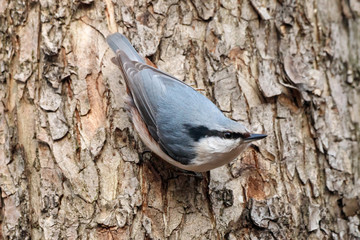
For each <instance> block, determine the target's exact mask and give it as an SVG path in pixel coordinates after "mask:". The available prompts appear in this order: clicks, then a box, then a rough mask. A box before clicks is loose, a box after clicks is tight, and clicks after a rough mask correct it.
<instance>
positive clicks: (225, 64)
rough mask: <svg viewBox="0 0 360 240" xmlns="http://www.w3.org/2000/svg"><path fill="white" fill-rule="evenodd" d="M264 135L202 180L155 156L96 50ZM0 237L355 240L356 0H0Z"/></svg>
mask: <svg viewBox="0 0 360 240" xmlns="http://www.w3.org/2000/svg"><path fill="white" fill-rule="evenodd" d="M116 31H119V32H122V33H124V34H125V35H126V36H127V37H128V38H129V39H130V40H131V42H132V43H133V45H134V46H135V48H136V49H138V50H139V52H140V53H141V54H142V55H143V56H146V57H147V58H149V59H150V60H151V61H152V62H153V63H155V64H156V65H157V66H158V67H159V68H160V69H161V70H163V71H166V72H168V73H170V74H172V75H174V76H176V77H177V78H179V79H181V80H183V81H185V82H186V83H188V84H190V85H192V86H194V87H195V88H198V90H199V91H201V92H202V93H203V94H205V95H206V96H207V97H209V98H210V99H211V100H213V101H214V102H215V103H216V104H217V105H218V106H219V108H220V109H221V110H222V111H223V112H224V113H225V114H226V115H227V116H229V117H231V118H232V119H234V120H237V121H240V122H243V123H244V124H245V125H247V126H249V127H250V128H251V129H252V130H253V131H254V132H258V133H262V132H265V133H267V134H268V137H267V138H266V139H265V140H263V141H259V142H258V143H256V144H255V145H253V146H251V147H250V148H249V149H248V150H247V151H246V152H245V153H243V154H242V155H241V156H239V157H238V158H237V159H236V160H235V161H233V162H231V163H229V164H227V165H225V166H223V167H221V168H218V169H215V170H212V171H210V172H208V173H206V174H203V175H202V176H201V177H199V176H193V175H189V174H187V173H184V172H183V171H180V170H178V169H176V168H175V167H172V166H170V165H168V164H166V163H165V162H164V161H162V160H159V159H158V158H156V157H155V156H154V155H152V154H151V153H147V152H146V148H145V147H144V145H143V143H142V142H141V141H140V139H139V137H138V135H137V134H136V132H134V129H133V127H132V126H131V123H130V122H129V120H128V117H127V114H126V112H125V109H124V100H123V98H122V96H123V95H124V92H125V87H124V81H123V79H122V76H121V72H120V70H119V69H117V67H116V66H115V65H113V64H112V63H111V61H110V59H111V57H113V56H114V54H113V53H112V52H111V50H110V49H109V47H108V46H107V44H106V42H105V37H106V36H107V35H108V34H110V33H113V32H116ZM0 38H1V42H0V46H1V47H0V59H1V62H0V72H1V75H0V100H1V102H0V192H1V202H0V208H1V213H0V225H1V228H0V229H1V230H0V238H4V239H231V240H232V239H357V238H360V217H359V215H360V199H359V196H360V177H359V175H360V163H359V159H360V150H359V149H360V144H359V142H360V129H359V122H360V64H359V62H360V3H359V1H356V0H309V1H291V0H279V1H275V0H240V1H235V0H220V1H200V0H183V1H179V0H171V1H164V0H157V1H145V0H142V1H134V0H124V1H119V0H105V1H100V0H77V1H70V0H65V1H55V0H40V1H37V0H29V1H24V0H14V1H12V0H0Z"/></svg>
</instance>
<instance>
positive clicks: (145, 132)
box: [106, 33, 267, 172]
mask: <svg viewBox="0 0 360 240" xmlns="http://www.w3.org/2000/svg"><path fill="white" fill-rule="evenodd" d="M106 41H107V43H108V44H109V46H110V48H111V49H112V50H113V52H114V53H115V57H113V58H112V62H113V63H114V64H116V65H117V66H118V67H119V68H120V70H121V72H122V75H123V78H124V80H125V83H126V96H125V104H126V110H127V112H128V115H129V118H130V120H131V122H132V124H133V126H134V128H135V130H136V131H137V133H138V135H139V137H140V139H141V140H142V141H143V143H144V144H145V145H146V146H147V147H148V148H149V149H150V150H151V151H152V152H153V153H155V154H156V155H157V156H158V157H160V158H161V159H163V160H165V161H167V162H168V163H170V164H172V165H174V166H176V167H178V168H181V169H183V170H186V171H192V172H206V171H209V170H212V169H214V168H217V167H220V166H222V165H224V164H227V163H229V162H231V161H232V160H234V159H235V158H236V157H237V156H238V155H240V153H241V152H243V151H244V150H245V149H246V148H247V147H248V146H249V145H250V143H251V142H253V141H256V140H260V139H263V138H265V137H266V136H267V135H266V134H255V133H250V131H249V130H248V129H247V128H246V127H245V126H244V125H243V124H241V123H239V122H236V121H234V120H232V119H230V118H227V117H226V116H225V115H224V114H223V112H221V110H220V109H219V108H218V107H217V106H216V105H215V104H214V103H213V102H212V101H210V100H209V99H208V98H207V97H205V96H204V95H203V94H201V93H199V92H198V91H196V90H195V89H194V88H192V87H191V86H189V85H187V84H185V83H184V82H182V81H180V80H178V79H177V78H175V77H173V76H171V75H170V74H168V73H165V72H163V71H161V70H159V69H157V68H154V67H152V66H150V65H148V64H147V63H146V61H145V60H144V58H142V57H141V56H140V54H139V53H138V52H137V51H136V50H135V48H134V47H133V46H132V45H131V43H130V41H129V40H128V39H127V38H126V37H125V36H124V35H123V34H120V33H113V34H110V35H109V36H108V37H107V38H106Z"/></svg>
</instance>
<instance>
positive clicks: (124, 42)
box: [106, 33, 145, 63]
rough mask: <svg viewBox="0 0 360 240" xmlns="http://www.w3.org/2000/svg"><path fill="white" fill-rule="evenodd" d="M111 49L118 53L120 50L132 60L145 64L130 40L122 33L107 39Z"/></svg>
mask: <svg viewBox="0 0 360 240" xmlns="http://www.w3.org/2000/svg"><path fill="white" fill-rule="evenodd" d="M106 41H107V42H108V44H109V46H110V48H111V49H112V50H113V51H114V52H115V53H116V52H117V51H118V50H121V51H123V52H124V53H125V54H126V55H127V56H128V57H129V59H130V60H132V61H138V62H141V63H145V61H144V59H143V58H142V57H141V56H140V55H139V53H138V52H137V51H136V50H135V48H134V47H133V46H132V45H131V43H130V42H129V40H128V39H127V38H126V37H125V36H124V35H122V34H121V33H114V34H111V35H109V36H108V37H107V38H106Z"/></svg>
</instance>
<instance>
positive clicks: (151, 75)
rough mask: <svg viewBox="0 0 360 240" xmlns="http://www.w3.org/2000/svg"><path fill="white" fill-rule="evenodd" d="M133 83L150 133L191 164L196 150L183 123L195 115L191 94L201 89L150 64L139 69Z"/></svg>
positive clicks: (167, 151) (179, 158)
mask: <svg viewBox="0 0 360 240" xmlns="http://www.w3.org/2000/svg"><path fill="white" fill-rule="evenodd" d="M133 84H134V87H135V88H134V90H135V92H136V93H135V92H134V98H136V99H137V100H135V101H136V106H137V107H138V109H139V111H140V112H143V113H141V114H142V115H144V117H143V120H144V121H145V123H146V124H147V126H148V128H149V132H150V134H151V136H152V137H153V138H154V139H155V140H156V141H157V142H158V143H159V145H160V147H161V148H162V150H163V151H164V152H165V153H167V154H168V155H169V156H170V157H171V158H173V159H175V160H177V161H179V162H181V163H182V164H188V163H189V162H190V160H191V159H192V158H194V157H195V153H194V152H192V151H191V150H192V149H193V148H192V147H193V146H192V141H191V138H190V137H189V135H188V133H187V129H185V128H184V125H186V123H189V122H190V119H188V117H189V116H191V115H194V114H193V112H192V110H191V108H192V106H191V105H190V102H191V101H189V95H190V96H192V95H193V94H195V95H197V94H199V93H197V92H196V91H195V90H193V89H192V88H191V87H189V86H187V85H185V84H184V83H182V82H180V81H179V80H177V79H175V78H173V77H170V76H169V75H167V74H163V73H162V72H160V71H158V70H156V69H150V68H147V69H144V70H141V71H139V72H138V73H137V74H136V75H135V76H134V81H133ZM135 95H136V96H135ZM199 95H200V96H202V95H201V94H199ZM187 101H189V102H187ZM192 105H194V104H192ZM149 120H150V121H149Z"/></svg>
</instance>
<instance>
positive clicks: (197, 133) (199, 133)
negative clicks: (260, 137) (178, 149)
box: [184, 124, 250, 142]
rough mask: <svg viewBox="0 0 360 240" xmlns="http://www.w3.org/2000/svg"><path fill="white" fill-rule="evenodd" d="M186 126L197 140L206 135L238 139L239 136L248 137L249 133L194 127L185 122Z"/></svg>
mask: <svg viewBox="0 0 360 240" xmlns="http://www.w3.org/2000/svg"><path fill="white" fill-rule="evenodd" d="M184 127H185V128H186V129H187V131H188V134H189V135H190V137H191V138H192V139H193V140H194V141H196V142H197V141H199V140H200V139H201V138H204V137H206V136H208V137H220V138H224V139H238V138H246V137H247V134H242V133H236V132H229V131H217V130H210V129H208V128H207V127H204V126H196V127H194V126H191V125H190V124H184ZM249 136H250V135H249Z"/></svg>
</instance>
